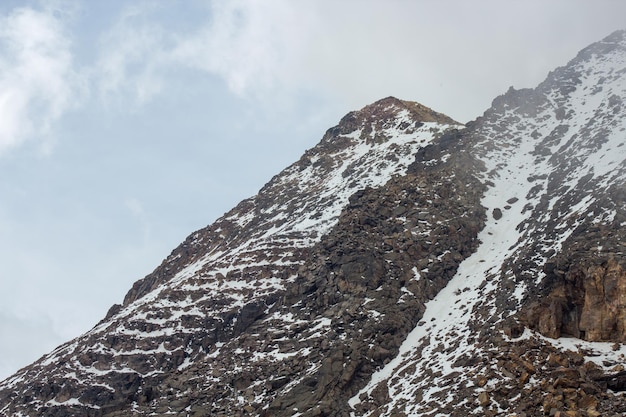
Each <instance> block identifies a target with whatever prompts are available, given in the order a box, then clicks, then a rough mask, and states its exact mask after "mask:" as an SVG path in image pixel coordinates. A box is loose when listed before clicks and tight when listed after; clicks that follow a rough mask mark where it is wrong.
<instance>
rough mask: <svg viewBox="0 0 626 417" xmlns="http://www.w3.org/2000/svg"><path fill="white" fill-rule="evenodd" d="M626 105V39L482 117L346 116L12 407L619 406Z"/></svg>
mask: <svg viewBox="0 0 626 417" xmlns="http://www.w3.org/2000/svg"><path fill="white" fill-rule="evenodd" d="M624 98H626V31H620V32H615V33H613V34H612V35H610V36H608V37H607V38H605V39H604V40H602V41H600V42H598V43H595V44H593V45H591V46H589V47H587V48H585V49H584V50H582V51H581V52H580V53H579V54H578V55H577V56H576V57H575V58H574V59H573V60H572V61H570V62H569V63H568V64H567V65H566V66H564V67H561V68H558V69H556V70H555V71H553V72H552V73H550V74H549V75H548V77H547V79H546V80H545V81H544V82H543V83H541V84H540V85H539V86H537V87H536V88H534V89H523V90H515V89H513V88H511V89H509V91H508V92H506V93H505V94H503V95H502V96H500V97H497V98H496V99H495V100H494V101H493V104H492V106H491V108H489V109H488V110H487V111H485V113H484V114H483V116H481V117H480V118H478V119H477V120H475V121H473V122H471V123H468V124H467V125H465V126H463V125H461V124H459V123H457V122H455V121H454V120H452V119H450V118H449V117H447V116H445V115H442V114H440V113H436V112H434V111H433V110H431V109H429V108H427V107H425V106H423V105H421V104H418V103H413V102H407V101H402V100H398V99H396V98H393V97H389V98H386V99H383V100H380V101H378V102H376V103H374V104H371V105H369V106H366V107H365V108H363V109H361V110H359V111H356V112H352V113H349V114H348V115H346V116H345V117H344V118H343V119H341V121H340V122H339V124H338V125H337V126H335V127H333V128H331V129H329V130H328V131H327V132H326V134H325V135H324V136H323V138H322V140H321V142H320V143H319V144H318V145H317V146H315V147H314V148H312V149H310V150H308V151H306V152H305V153H304V155H303V156H302V157H301V158H300V160H299V161H297V162H296V163H294V164H293V165H291V166H289V167H288V168H286V169H285V170H284V171H282V172H281V173H280V174H278V175H276V176H275V177H274V178H272V179H271V180H270V182H268V183H267V184H266V185H265V186H264V187H263V188H262V189H261V190H260V191H259V193H258V194H257V195H256V196H254V197H252V198H250V199H247V200H244V201H242V202H241V203H240V204H239V205H237V206H236V207H235V208H234V209H232V210H231V211H230V212H228V213H226V214H225V215H224V216H223V217H221V218H220V219H218V220H217V221H216V222H215V223H213V224H212V225H210V226H208V227H206V228H204V229H202V230H199V231H197V232H195V233H193V234H191V235H190V236H189V237H188V238H187V239H186V240H185V241H184V242H183V243H182V244H181V245H180V246H179V247H178V248H176V249H175V250H174V251H173V252H172V253H171V255H170V256H169V257H168V258H167V259H165V260H164V261H163V263H162V264H161V265H160V266H159V267H157V268H156V269H155V271H154V272H153V273H152V274H150V275H148V276H146V277H145V278H143V279H142V280H139V281H138V282H136V283H135V284H134V285H133V287H132V288H131V290H130V291H129V292H128V294H127V295H126V297H125V299H124V302H123V304H122V305H115V306H113V307H112V308H111V309H110V311H109V313H108V314H107V316H106V317H105V318H104V319H103V320H102V321H101V322H100V323H98V324H97V325H96V326H95V327H94V328H93V329H92V330H90V331H89V332H87V333H86V334H84V335H82V336H80V337H78V338H77V339H74V340H72V341H70V342H68V343H66V344H64V345H62V346H60V347H59V348H57V349H56V350H55V351H53V352H51V353H50V354H48V355H46V356H44V357H43V358H41V359H40V360H38V361H37V362H35V363H33V364H32V365H30V366H28V367H26V368H24V369H22V370H20V371H19V372H17V373H16V374H15V375H13V376H12V377H10V378H8V379H6V380H5V381H3V382H1V383H0V415H2V416H59V417H61V416H103V417H104V416H107V417H113V416H149V415H156V416H166V415H174V416H195V417H200V416H247V415H250V416H263V417H266V416H298V417H300V416H302V417H304V416H306V417H312V416H346V417H347V416H372V417H374V416H467V415H487V416H488V415H493V416H495V415H508V416H543V415H560V416H617V415H623V414H624V413H626V397H624V394H623V392H624V391H626V370H625V369H624V366H623V362H624V361H625V360H626V357H625V355H626V347H625V346H623V345H622V344H623V343H624V342H626V330H625V328H626V296H625V295H624V294H626V259H625V257H624V255H623V250H624V246H625V245H626V241H625V240H624V235H625V234H626V232H624V231H623V230H624V229H623V227H622V226H624V225H626V210H625V208H624V207H625V200H626V181H625V180H626V147H625V146H624V144H625V142H626V105H625V103H624V102H623V100H624Z"/></svg>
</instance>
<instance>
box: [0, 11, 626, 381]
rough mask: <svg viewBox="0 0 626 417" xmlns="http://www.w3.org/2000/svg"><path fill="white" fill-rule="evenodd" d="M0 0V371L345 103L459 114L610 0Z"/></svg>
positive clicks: (84, 324) (117, 292)
mask: <svg viewBox="0 0 626 417" xmlns="http://www.w3.org/2000/svg"><path fill="white" fill-rule="evenodd" d="M478 4H480V7H479V6H478V5H477V4H476V3H474V4H472V5H471V6H470V5H466V4H465V3H464V2H457V3H455V4H454V5H452V4H451V3H449V2H448V3H446V4H445V7H444V5H437V4H433V3H427V4H424V3H408V2H400V1H398V2H385V3H384V4H383V3H382V2H367V1H365V2H363V1H359V2H342V3H340V4H337V3H336V2H310V3H301V2H299V3H293V2H278V1H274V2H263V3H260V2H259V3H254V2H229V3H227V4H223V3H220V2H206V3H202V2H190V3H185V5H184V6H180V5H179V6H178V7H176V8H175V9H172V8H169V7H168V4H167V3H165V2H159V1H156V2H137V3H133V4H128V3H127V2H106V3H102V2H99V3H93V2H78V1H77V2H72V1H58V2H53V3H50V2H24V1H19V2H11V1H9V2H3V3H2V5H0V13H1V18H0V19H1V24H0V28H1V29H0V86H1V87H2V88H1V89H0V103H2V104H1V107H0V110H1V111H0V126H1V127H0V170H1V171H0V178H2V180H1V181H0V195H2V198H1V199H0V236H2V239H0V245H1V246H0V294H1V295H0V297H2V299H1V300H0V338H1V339H2V340H3V341H5V340H7V341H10V343H3V344H2V345H3V346H2V352H0V353H2V354H1V355H0V358H2V359H1V361H2V362H0V377H1V376H8V375H9V374H10V373H12V372H14V371H15V370H17V368H19V367H21V366H24V365H26V364H28V363H29V362H31V361H33V360H34V359H36V358H37V357H39V356H40V355H42V354H43V353H45V352H47V351H49V350H51V349H52V348H54V347H55V346H56V345H58V344H60V343H61V342H63V341H65V340H68V339H70V338H72V337H75V336H77V335H78V334H80V333H81V332H84V331H86V330H87V329H89V328H90V327H91V326H93V325H94V324H95V323H96V322H97V321H98V320H100V319H101V318H102V317H103V316H104V314H105V313H106V311H107V309H108V307H109V306H110V305H112V304H113V303H115V302H120V301H121V299H122V298H123V295H124V293H125V292H126V291H127V289H128V288H129V287H130V286H131V285H132V283H133V282H134V281H135V280H137V279H139V278H141V277H143V276H144V275H146V274H147V273H149V272H151V271H152V269H154V267H155V266H156V265H158V263H159V262H160V261H161V259H163V258H164V257H165V256H166V255H167V254H168V253H169V252H170V251H171V249H172V248H173V247H175V246H176V245H177V244H178V243H179V242H180V241H182V240H183V239H184V237H185V236H187V235H188V234H189V233H190V232H191V231H193V230H195V229H198V228H200V227H202V226H205V225H206V224H209V223H211V222H212V221H213V220H214V219H215V218H217V217H218V216H220V215H221V214H222V213H223V212H225V211H227V210H228V209H230V208H231V207H233V206H234V205H235V204H236V203H237V202H239V201H240V200H241V199H243V198H245V197H248V196H250V195H253V194H255V193H256V191H257V190H258V189H259V188H260V187H261V186H262V185H263V184H264V183H265V182H266V181H268V180H269V179H270V178H271V177H272V176H273V175H274V174H275V173H277V172H279V171H280V170H281V169H282V168H284V167H285V166H287V165H288V164H290V163H291V162H293V161H295V160H297V159H298V158H299V157H300V155H301V154H302V152H303V151H304V149H306V148H310V147H311V146H313V145H314V144H315V143H317V142H318V141H319V139H320V138H321V136H322V134H323V132H324V131H325V130H326V129H327V128H328V127H330V126H332V125H334V124H336V122H337V121H338V120H339V118H341V117H342V116H343V115H344V114H345V113H347V112H348V111H350V110H354V109H358V108H361V107H363V105H365V104H367V103H370V102H373V101H375V100H377V99H379V98H382V97H387V96H389V95H394V96H397V97H400V98H403V99H409V100H416V101H419V102H421V103H424V104H425V105H428V106H430V107H432V108H433V109H434V110H436V111H439V112H442V113H445V114H447V115H448V116H450V117H452V118H454V119H456V120H458V121H461V122H467V121H469V120H471V119H473V118H475V117H476V116H478V115H480V114H481V113H482V112H483V111H484V110H485V109H486V108H487V107H489V105H490V103H491V100H492V99H493V97H495V96H497V95H499V94H501V93H504V92H505V91H506V90H507V89H508V87H509V86H510V85H514V86H515V87H517V88H521V87H528V86H533V85H535V84H537V83H538V82H539V81H541V80H542V79H543V78H544V77H545V75H546V74H547V72H548V71H549V70H552V69H553V68H554V67H555V66H557V65H563V64H564V63H565V62H567V61H568V60H569V59H570V58H571V57H573V56H574V55H575V54H576V52H577V51H578V50H579V49H581V48H582V47H583V46H585V45H587V44H589V43H591V42H593V41H596V40H599V39H601V38H602V37H604V36H605V35H607V34H608V33H610V32H611V31H612V30H614V29H618V28H620V27H623V26H626V24H625V23H626V22H623V21H622V20H623V18H622V16H625V15H626V13H624V11H625V10H624V6H622V5H621V4H618V3H616V2H594V3H593V4H591V3H587V2H565V1H562V2H550V3H549V4H547V5H546V4H544V3H542V2H530V3H529V2H526V3H524V4H521V3H520V4H513V5H511V4H508V5H506V6H503V5H502V4H500V3H498V2H482V4H481V3H478Z"/></svg>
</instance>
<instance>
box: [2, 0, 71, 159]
mask: <svg viewBox="0 0 626 417" xmlns="http://www.w3.org/2000/svg"><path fill="white" fill-rule="evenodd" d="M70 46H71V45H70V42H69V40H68V39H67V37H66V36H65V34H64V30H63V25H62V23H61V22H60V20H59V18H58V17H56V14H55V12H54V10H51V9H48V10H44V11H37V10H34V9H31V8H18V9H14V10H12V11H11V12H10V13H9V14H8V15H6V16H2V17H0V154H2V153H5V152H7V151H8V150H9V149H11V148H15V147H17V146H18V145H21V144H23V143H24V142H26V141H28V140H30V139H35V138H36V139H37V140H38V141H39V142H40V145H41V149H42V150H43V151H44V152H47V151H49V150H50V147H51V146H52V143H51V138H50V135H49V133H50V130H51V128H52V126H53V124H54V123H55V122H56V121H57V120H58V119H59V118H60V117H61V116H62V115H63V114H64V113H65V112H67V111H68V110H69V109H70V108H71V107H72V106H73V105H74V104H75V100H76V99H77V98H76V96H77V94H78V85H79V84H80V83H79V82H78V80H79V77H78V76H77V74H76V73H75V72H74V70H73V68H72V65H73V63H72V54H71V51H70Z"/></svg>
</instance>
